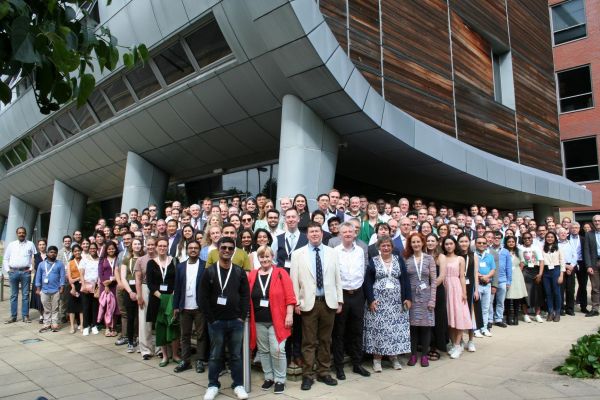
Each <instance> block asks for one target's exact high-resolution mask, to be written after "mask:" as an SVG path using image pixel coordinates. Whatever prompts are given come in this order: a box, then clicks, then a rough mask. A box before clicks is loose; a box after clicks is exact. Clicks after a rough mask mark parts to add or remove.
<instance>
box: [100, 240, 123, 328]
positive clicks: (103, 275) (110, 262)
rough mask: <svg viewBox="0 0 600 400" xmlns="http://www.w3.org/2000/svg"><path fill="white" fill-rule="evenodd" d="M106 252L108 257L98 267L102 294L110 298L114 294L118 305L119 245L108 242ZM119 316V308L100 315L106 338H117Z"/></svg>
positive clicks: (101, 260) (102, 259)
mask: <svg viewBox="0 0 600 400" xmlns="http://www.w3.org/2000/svg"><path fill="white" fill-rule="evenodd" d="M104 251H105V252H106V257H105V258H101V259H100V264H99V266H98V275H99V279H100V285H99V286H100V292H104V293H106V296H110V295H111V294H112V296H113V297H114V301H115V304H116V298H117V294H116V293H117V278H116V277H115V269H116V263H117V253H118V250H117V245H116V244H115V243H114V242H113V241H108V242H107V243H106V247H105V250H104ZM103 314H104V315H103ZM117 315H119V308H118V307H114V311H113V312H110V311H109V312H105V313H100V315H98V322H101V321H102V320H104V325H105V326H106V332H105V334H104V336H106V337H115V336H117V331H115V317H116V316H117Z"/></svg>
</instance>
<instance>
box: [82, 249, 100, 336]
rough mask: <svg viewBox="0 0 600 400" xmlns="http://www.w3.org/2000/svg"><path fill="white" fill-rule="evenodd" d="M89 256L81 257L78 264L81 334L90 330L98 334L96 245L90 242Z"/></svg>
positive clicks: (97, 259)
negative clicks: (81, 317) (81, 319)
mask: <svg viewBox="0 0 600 400" xmlns="http://www.w3.org/2000/svg"><path fill="white" fill-rule="evenodd" d="M89 251H90V254H89V257H87V258H82V259H81V263H80V264H79V268H80V270H81V271H80V272H81V281H82V282H83V283H82V285H81V306H82V309H83V336H88V335H89V334H90V330H91V331H92V333H93V334H94V335H97V334H98V327H97V326H96V321H97V319H98V299H97V298H96V296H95V293H96V291H97V289H98V264H99V258H98V245H97V244H96V243H90V246H89Z"/></svg>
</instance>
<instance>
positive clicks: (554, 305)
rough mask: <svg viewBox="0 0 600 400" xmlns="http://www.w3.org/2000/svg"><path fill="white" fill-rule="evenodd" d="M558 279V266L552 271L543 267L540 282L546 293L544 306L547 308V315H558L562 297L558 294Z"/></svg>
mask: <svg viewBox="0 0 600 400" xmlns="http://www.w3.org/2000/svg"><path fill="white" fill-rule="evenodd" d="M559 277H560V266H556V267H554V269H548V268H547V267H544V275H543V276H542V282H543V284H544V291H545V292H546V306H547V307H548V314H552V313H554V314H560V309H561V306H562V296H561V294H560V286H559V284H558V278H559Z"/></svg>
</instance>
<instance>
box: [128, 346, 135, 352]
mask: <svg viewBox="0 0 600 400" xmlns="http://www.w3.org/2000/svg"><path fill="white" fill-rule="evenodd" d="M127 352H128V353H135V347H133V344H128V345H127Z"/></svg>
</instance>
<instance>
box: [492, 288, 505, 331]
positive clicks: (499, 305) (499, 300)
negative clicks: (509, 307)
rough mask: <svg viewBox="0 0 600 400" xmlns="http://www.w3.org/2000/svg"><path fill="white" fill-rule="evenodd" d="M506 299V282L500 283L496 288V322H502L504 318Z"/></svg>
mask: <svg viewBox="0 0 600 400" xmlns="http://www.w3.org/2000/svg"><path fill="white" fill-rule="evenodd" d="M505 299H506V282H502V283H498V287H497V288H496V312H495V313H494V322H502V320H503V318H504V300H505Z"/></svg>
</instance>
